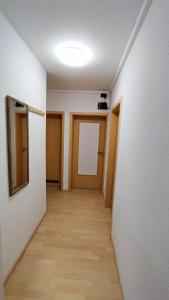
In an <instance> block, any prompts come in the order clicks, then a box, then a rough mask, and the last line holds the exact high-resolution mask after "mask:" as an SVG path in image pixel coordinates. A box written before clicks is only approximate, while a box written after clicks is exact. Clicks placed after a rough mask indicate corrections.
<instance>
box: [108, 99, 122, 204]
mask: <svg viewBox="0 0 169 300" xmlns="http://www.w3.org/2000/svg"><path fill="white" fill-rule="evenodd" d="M120 106H121V104H118V105H117V106H116V107H115V108H114V109H113V111H112V116H111V126H110V140H109V154H108V167H107V182H106V195H105V206H106V207H110V208H112V205H113V194H114V187H115V175H116V165H117V151H118V136H119V118H120Z"/></svg>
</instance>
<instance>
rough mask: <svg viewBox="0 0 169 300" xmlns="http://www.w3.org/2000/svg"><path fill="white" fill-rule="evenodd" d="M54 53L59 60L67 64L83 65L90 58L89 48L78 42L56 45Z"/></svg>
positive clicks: (73, 65)
mask: <svg viewBox="0 0 169 300" xmlns="http://www.w3.org/2000/svg"><path fill="white" fill-rule="evenodd" d="M56 55H57V57H58V58H59V60H60V61H61V62H62V63H63V64H65V65H68V66H72V67H82V66H85V65H86V64H87V63H88V62H89V61H90V59H91V58H92V52H91V50H90V49H89V48H88V47H86V46H84V45H81V44H79V43H66V44H62V45H60V46H58V47H57V49H56Z"/></svg>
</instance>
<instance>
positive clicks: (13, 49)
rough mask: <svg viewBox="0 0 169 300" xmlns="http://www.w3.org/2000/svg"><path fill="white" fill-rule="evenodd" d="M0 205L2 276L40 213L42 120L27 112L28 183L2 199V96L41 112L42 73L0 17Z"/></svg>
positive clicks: (42, 200)
mask: <svg viewBox="0 0 169 300" xmlns="http://www.w3.org/2000/svg"><path fill="white" fill-rule="evenodd" d="M0 37H1V38H0V43H1V46H0V84H1V88H0V153H1V160H0V178H1V180H0V191H1V192H0V202H1V211H0V214H1V221H2V258H3V271H4V273H3V277H4V278H5V277H6V276H7V274H8V272H9V271H10V270H11V268H12V266H13V264H14V262H15V261H16V259H17V258H18V256H19V255H20V254H21V252H22V250H23V248H24V246H25V244H26V242H27V241H28V239H29V237H30V236H31V234H32V232H33V231H34V229H35V227H36V225H37V224H38V223H39V221H40V219H41V217H42V216H43V214H44V212H45V210H46V196H45V177H46V174H45V118H44V117H41V116H38V115H35V114H32V113H29V168H30V169H29V172H30V183H29V185H27V186H26V187H25V188H24V189H22V190H21V191H19V192H18V193H17V194H16V195H14V196H13V197H11V198H10V197H9V196H8V171H7V137H6V110H5V97H6V95H7V94H8V95H11V96H13V97H15V98H18V99H21V100H23V101H24V102H26V103H28V104H30V105H32V106H34V107H37V108H39V109H41V110H46V73H45V71H44V70H43V68H42V67H41V65H40V64H39V62H38V61H37V59H36V58H35V57H34V56H33V54H32V53H31V52H30V50H29V49H28V48H27V46H26V45H25V44H24V42H23V41H22V40H21V39H20V37H19V36H18V35H17V33H16V32H15V31H14V30H13V28H12V27H11V26H10V25H9V23H8V22H7V20H6V19H5V18H4V16H3V15H2V14H0Z"/></svg>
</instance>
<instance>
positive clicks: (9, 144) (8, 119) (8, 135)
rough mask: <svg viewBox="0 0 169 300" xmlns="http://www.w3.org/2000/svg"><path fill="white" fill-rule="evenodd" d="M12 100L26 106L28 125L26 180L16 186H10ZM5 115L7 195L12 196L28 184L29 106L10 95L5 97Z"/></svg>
mask: <svg viewBox="0 0 169 300" xmlns="http://www.w3.org/2000/svg"><path fill="white" fill-rule="evenodd" d="M11 101H14V102H17V103H19V104H22V105H24V106H25V107H26V112H27V118H28V126H27V148H28V150H27V181H26V182H25V183H24V184H23V185H21V186H19V187H18V188H13V187H12V147H11V122H10V116H9V113H10V106H9V104H10V102H11ZM6 116H7V119H6V121H7V149H8V182H9V195H10V196H12V195H14V194H16V193H17V192H18V191H20V190H21V189H23V188H24V187H25V186H26V185H28V184H29V107H28V105H27V104H26V103H24V102H22V101H20V100H18V99H15V98H13V97H11V96H7V97H6Z"/></svg>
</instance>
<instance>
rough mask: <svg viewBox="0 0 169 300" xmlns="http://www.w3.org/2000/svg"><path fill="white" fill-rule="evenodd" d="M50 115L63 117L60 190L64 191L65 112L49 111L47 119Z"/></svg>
mask: <svg viewBox="0 0 169 300" xmlns="http://www.w3.org/2000/svg"><path fill="white" fill-rule="evenodd" d="M48 115H57V116H61V119H62V133H61V183H60V189H61V191H63V181H64V172H63V168H64V132H65V112H64V111H47V112H46V117H47V116H48Z"/></svg>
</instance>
